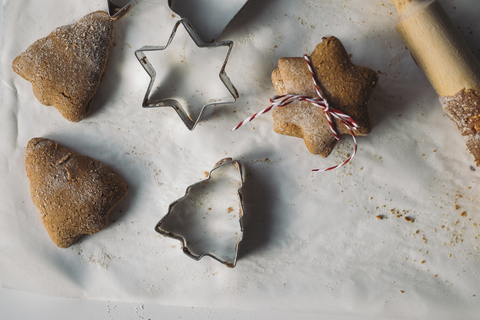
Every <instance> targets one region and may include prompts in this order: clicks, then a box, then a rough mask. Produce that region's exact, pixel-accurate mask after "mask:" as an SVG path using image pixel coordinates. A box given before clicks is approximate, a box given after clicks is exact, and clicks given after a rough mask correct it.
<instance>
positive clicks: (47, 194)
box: [25, 138, 128, 248]
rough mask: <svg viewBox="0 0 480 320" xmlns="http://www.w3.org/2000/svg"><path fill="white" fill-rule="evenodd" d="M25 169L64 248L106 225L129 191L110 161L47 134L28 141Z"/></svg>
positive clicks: (55, 238) (48, 224) (45, 222)
mask: <svg viewBox="0 0 480 320" xmlns="http://www.w3.org/2000/svg"><path fill="white" fill-rule="evenodd" d="M25 168H26V171H27V176H28V179H29V180H30V194H31V197H32V201H33V203H34V204H35V206H36V207H37V209H38V210H39V212H40V217H41V219H42V222H43V225H44V226H45V229H47V231H48V234H49V235H50V238H51V239H52V240H53V242H54V243H55V244H56V245H57V246H59V247H61V248H67V247H69V246H71V245H72V244H73V243H75V241H77V239H78V238H79V237H80V236H81V235H83V234H93V233H96V232H99V231H100V230H102V229H104V228H105V227H106V226H107V225H108V217H109V214H110V211H111V210H112V209H113V208H114V207H115V206H116V205H117V204H118V203H120V201H121V200H122V199H123V198H124V197H125V196H126V194H127V191H128V187H127V184H126V183H125V181H124V180H123V179H122V178H121V177H120V176H119V175H118V174H117V173H116V172H115V171H114V170H113V169H111V168H110V167H108V166H107V165H105V164H103V163H101V162H100V161H97V160H94V159H92V158H90V157H88V156H84V155H80V154H78V153H76V152H74V151H71V150H69V149H67V148H64V147H62V146H60V145H59V144H58V143H57V142H55V141H53V140H49V139H45V138H34V139H32V140H30V141H29V142H28V144H27V148H26V153H25Z"/></svg>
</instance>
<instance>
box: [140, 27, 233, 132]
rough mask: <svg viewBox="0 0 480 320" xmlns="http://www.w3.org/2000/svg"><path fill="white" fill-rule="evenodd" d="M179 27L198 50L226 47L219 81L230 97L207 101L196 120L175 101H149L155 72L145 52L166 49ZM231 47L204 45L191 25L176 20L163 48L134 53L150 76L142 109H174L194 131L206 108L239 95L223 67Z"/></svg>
mask: <svg viewBox="0 0 480 320" xmlns="http://www.w3.org/2000/svg"><path fill="white" fill-rule="evenodd" d="M180 25H182V26H183V27H184V28H185V30H186V31H187V33H188V34H189V36H190V37H191V38H192V40H193V41H194V42H195V44H196V46H197V47H198V48H209V49H212V48H218V47H228V51H227V54H226V56H225V59H224V61H223V65H222V67H221V69H220V72H219V77H220V80H221V81H222V82H223V84H224V85H225V87H226V88H227V90H228V91H229V93H230V95H231V97H227V98H220V99H211V100H209V101H208V102H207V103H206V104H205V105H203V107H202V108H201V110H200V113H199V114H198V116H197V117H196V119H192V118H191V116H189V115H188V114H187V112H186V111H185V109H184V107H183V106H182V104H181V103H180V102H179V101H178V100H176V99H171V98H161V99H155V100H151V99H150V96H151V95H150V94H151V91H152V87H153V85H154V83H155V79H156V76H157V72H156V71H155V69H154V67H153V65H152V64H151V63H150V61H149V60H148V59H147V56H146V55H145V52H149V51H161V50H165V49H167V48H168V46H169V45H170V43H171V42H172V40H173V38H174V37H175V34H176V33H177V29H178V27H179V26H180ZM232 47H233V41H229V40H228V41H220V42H215V43H205V42H203V41H202V40H201V39H200V37H199V36H198V35H197V33H196V32H195V30H194V29H193V27H192V25H191V24H190V22H189V21H188V20H187V19H180V20H178V21H177V22H176V23H175V26H174V27H173V31H172V34H171V35H170V38H169V40H168V42H167V44H166V45H165V46H143V47H142V48H140V49H138V50H136V51H135V56H136V57H137V59H138V61H139V62H140V64H141V65H142V66H143V68H144V69H145V71H146V72H147V73H148V75H149V76H150V84H149V85H148V89H147V92H146V93H145V97H144V99H143V103H142V107H144V108H158V107H172V108H173V109H175V111H176V112H177V114H178V115H179V117H180V119H182V121H183V123H184V124H185V125H186V126H187V128H188V129H189V130H193V129H195V127H196V125H197V124H198V122H199V121H200V119H201V118H202V115H203V114H204V112H205V109H206V108H207V107H210V106H217V105H225V104H232V103H235V101H236V100H237V98H238V97H239V94H238V92H237V89H236V88H235V87H234V85H233V84H232V82H231V81H230V78H229V77H228V76H227V74H226V72H225V67H226V65H227V62H228V59H229V57H230V53H231V51H232Z"/></svg>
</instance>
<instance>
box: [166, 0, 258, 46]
mask: <svg viewBox="0 0 480 320" xmlns="http://www.w3.org/2000/svg"><path fill="white" fill-rule="evenodd" d="M175 1H178V0H168V7H169V8H170V11H172V12H173V13H175V14H176V15H177V16H179V17H180V18H183V17H182V16H181V15H180V14H179V13H177V12H176V11H175V10H173V8H172V6H173V3H174V2H175ZM249 2H250V0H245V2H244V4H243V6H242V7H241V8H240V9H239V10H238V11H237V12H236V13H235V14H234V15H233V16H232V18H231V19H230V20H229V21H228V22H227V24H226V25H225V27H223V29H222V31H220V33H219V34H218V35H217V36H216V37H214V38H213V41H210V42H208V43H214V42H216V41H217V40H218V39H219V38H220V37H221V36H222V34H223V33H224V32H225V30H227V28H228V26H229V25H230V23H232V21H233V20H234V19H235V18H236V17H237V16H238V15H239V14H240V12H242V11H243V9H245V7H246V6H247V4H248V3H249Z"/></svg>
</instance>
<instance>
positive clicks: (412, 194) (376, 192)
mask: <svg viewBox="0 0 480 320" xmlns="http://www.w3.org/2000/svg"><path fill="white" fill-rule="evenodd" d="M442 4H443V5H444V7H445V9H446V10H447V12H448V13H449V15H450V16H451V17H452V19H453V20H454V23H455V25H456V26H458V27H459V29H460V31H461V32H462V34H463V36H464V37H465V39H466V40H467V42H468V43H469V45H470V46H471V48H472V50H473V51H474V52H475V54H476V55H477V56H479V52H480V42H479V41H478V34H479V33H480V25H479V24H478V13H479V10H480V6H479V4H478V2H477V1H475V0H470V1H467V0H465V1H461V2H458V1H455V2H454V1H446V0H445V1H442ZM106 9H107V1H101V0H78V1H61V0H50V1H33V0H4V1H3V12H4V24H3V33H2V36H3V42H2V57H1V67H2V69H1V76H2V84H3V87H2V96H1V101H2V107H1V109H0V112H1V116H0V130H1V135H0V176H1V180H0V181H1V183H0V203H1V206H0V277H1V278H2V281H3V285H4V286H5V287H7V288H14V289H18V290H24V291H29V292H34V293H39V294H43V295H52V296H60V297H72V298H88V299H99V300H110V301H129V302H142V303H158V304H164V305H177V306H201V307H222V308H234V309H251V310H260V309H277V310H285V311H290V312H303V311H305V312H306V311H308V312H317V313H318V314H319V315H320V314H322V315H339V316H342V315H344V316H347V315H348V316H355V315H356V316H364V317H369V318H372V319H373V318H375V317H396V318H408V319H413V318H418V319H452V318H456V319H460V318H463V319H466V318H476V317H478V314H480V303H479V299H480V277H479V276H478V273H477V272H478V271H480V265H479V264H480V250H479V245H480V239H479V233H480V213H479V212H478V209H477V208H478V204H479V203H478V201H479V199H478V194H479V192H480V184H479V180H478V177H479V171H478V170H477V169H476V168H475V167H474V161H473V157H472V156H471V155H470V154H468V152H467V151H466V150H465V145H464V143H463V140H462V138H461V137H460V134H459V132H457V129H456V128H455V126H454V124H453V123H451V121H450V120H449V119H448V118H447V117H446V116H445V115H444V113H443V110H442V107H441V105H440V103H439V102H438V98H437V95H436V94H435V92H434V90H433V89H432V87H431V86H430V85H429V83H428V81H427V80H426V78H425V77H424V75H423V74H422V72H421V71H420V70H419V69H418V68H417V66H416V65H415V63H414V62H413V60H412V58H411V57H410V55H409V53H408V51H407V50H406V48H405V45H404V44H403V43H402V41H401V39H400V37H399V36H398V35H397V33H396V31H395V29H394V26H395V21H396V12H395V8H394V7H393V5H392V4H391V3H390V1H386V0H366V1H350V0H334V1H326V0H318V1H310V0H297V1H291V0H252V2H251V3H250V4H249V5H248V6H247V7H246V8H245V10H244V11H242V12H241V13H240V15H238V16H237V18H236V19H235V20H234V21H233V22H232V23H231V24H230V25H229V27H228V29H227V30H226V32H225V33H224V34H223V35H222V37H221V39H231V40H233V41H234V42H235V44H234V47H233V51H232V54H231V56H230V60H229V61H228V64H227V68H226V72H227V74H228V75H229V77H230V79H231V81H232V83H233V84H234V85H235V86H236V88H237V89H238V91H239V93H240V98H239V99H238V100H237V102H236V103H235V104H234V105H227V106H223V107H216V108H213V109H212V110H211V112H210V117H208V118H206V119H204V120H203V121H202V122H201V123H200V124H199V125H198V126H197V128H196V129H195V130H194V131H192V132H190V131H189V130H188V129H187V128H186V127H185V126H184V124H183V123H182V122H181V121H180V118H179V117H178V116H177V115H176V113H175V111H174V110H172V109H170V108H161V109H143V108H142V107H141V104H142V101H143V96H144V94H145V91H146V89H147V86H148V83H149V77H148V75H147V73H146V72H145V71H144V70H143V68H142V66H141V65H140V63H139V62H138V61H137V60H136V58H135V56H134V50H136V49H139V48H140V47H142V46H144V45H165V44H166V41H167V40H168V38H169V36H170V33H171V30H172V27H173V25H174V24H175V22H176V19H177V18H176V17H175V15H173V14H172V12H171V11H170V9H169V8H168V5H167V0H164V1H160V0H151V1H146V0H143V1H139V3H138V4H137V5H135V6H134V7H133V8H132V9H131V10H130V12H129V13H128V14H127V15H126V16H124V17H123V18H122V19H120V20H119V21H117V22H115V24H116V33H115V46H114V47H112V50H111V56H110V60H109V64H108V67H107V71H106V74H105V78H104V80H103V82H102V84H101V85H100V88H99V90H98V93H97V96H96V97H95V100H94V104H93V108H92V111H91V113H90V115H89V116H88V117H87V118H86V119H85V120H83V121H81V122H80V123H70V122H68V121H67V120H65V119H64V118H62V117H61V116H60V114H59V112H58V111H57V110H56V109H55V108H53V107H46V106H43V105H41V104H40V103H39V102H38V101H37V100H36V99H35V97H34V95H33V92H32V87H31V84H30V83H29V82H27V81H25V80H24V79H22V78H21V77H20V76H18V75H17V74H14V73H13V72H12V69H11V63H12V61H13V59H14V58H15V57H16V56H17V55H19V54H20V53H21V52H22V51H23V50H25V49H26V48H27V47H28V46H29V45H30V44H31V43H33V42H34V41H35V40H37V39H39V38H42V37H45V36H47V35H48V34H49V33H50V32H51V31H52V30H53V29H54V28H55V27H58V26H60V25H64V24H69V23H73V22H74V21H76V20H78V19H79V18H81V17H82V16H83V15H85V14H88V13H90V12H92V11H95V10H106ZM215 21H216V13H215V12H214V11H212V12H211V19H210V22H211V23H215ZM331 35H335V36H336V37H338V38H339V39H340V40H341V41H342V42H343V44H344V45H345V47H346V49H347V51H348V52H349V53H351V54H352V61H353V62H354V63H356V64H358V65H363V66H368V67H371V68H372V69H374V70H376V71H378V73H379V75H380V81H379V84H378V87H377V89H376V91H375V93H374V95H373V97H372V99H371V101H370V108H371V112H372V115H373V121H374V124H375V127H374V129H373V131H372V133H371V134H370V135H369V136H366V137H359V138H358V144H359V150H358V154H357V155H356V157H355V158H354V160H353V161H352V162H351V163H350V164H349V165H347V166H346V167H344V168H341V169H339V170H336V171H332V172H327V173H312V172H311V171H310V170H311V169H314V168H326V167H328V166H331V165H333V164H335V163H341V162H342V161H344V160H345V159H346V157H347V156H348V155H349V154H351V152H352V150H353V142H352V140H351V138H349V137H346V138H345V139H344V140H345V141H344V142H343V143H341V144H339V145H338V146H337V147H336V149H335V151H334V152H333V153H332V155H331V156H330V157H328V158H326V159H323V158H321V157H319V156H314V155H312V154H310V153H309V152H308V151H307V149H306V147H305V145H304V143H303V141H302V140H301V139H298V138H293V137H287V136H282V135H279V134H276V133H274V132H273V130H272V123H273V120H272V118H271V116H270V115H268V114H267V115H264V116H262V117H260V118H258V119H257V120H255V121H254V122H252V123H251V124H249V125H247V126H246V127H244V128H242V129H240V130H238V131H235V132H231V131H230V129H231V128H232V127H234V126H235V125H236V124H237V123H238V122H240V121H241V120H243V119H245V118H246V117H248V116H250V115H252V114H253V113H255V112H257V111H260V110H261V109H263V108H265V107H267V106H268V103H269V99H270V97H272V96H273V95H274V89H273V86H272V84H271V82H270V75H271V72H272V71H273V70H274V69H275V68H276V64H277V60H278V59H279V58H281V57H285V56H297V57H300V56H302V55H303V54H304V53H310V52H311V51H312V50H313V49H314V47H315V45H316V44H317V43H319V42H321V41H322V37H326V36H331ZM180 41H184V40H180ZM185 41H187V40H185ZM212 52H213V51H212ZM178 54H182V53H181V52H180V53H178ZM214 56H215V57H216V55H214ZM187 58H188V64H189V66H191V69H192V70H194V69H195V66H196V65H201V64H204V63H205V61H209V59H208V54H207V57H205V54H204V52H203V51H201V50H199V51H198V55H197V54H195V53H192V54H189V55H188V57H187ZM222 62H223V61H220V62H218V61H214V62H211V63H216V64H218V63H220V64H221V63H222ZM208 63H210V62H208ZM177 67H178V65H177V64H165V65H163V66H162V67H161V68H162V70H169V69H171V70H172V71H175V70H176V69H177ZM182 70H185V68H183V69H182ZM187 70H189V68H187ZM192 72H193V71H192ZM183 73H185V74H183ZM175 79H176V81H178V82H179V83H185V81H193V80H195V81H197V83H198V82H200V83H204V82H203V81H202V79H192V77H190V73H189V71H182V73H181V74H180V76H178V77H177V78H175ZM208 81H209V83H211V84H210V85H211V86H209V88H218V87H221V84H220V85H219V81H220V80H218V79H213V80H208ZM187 87H188V86H187ZM195 90H196V89H195V87H191V88H189V90H185V92H182V94H181V96H184V97H186V98H189V97H192V96H195V97H199V96H202V97H203V96H205V97H206V98H207V99H211V98H216V97H217V95H218V94H219V93H218V92H217V91H216V90H215V91H214V90H208V92H196V91H195ZM202 90H203V89H202ZM34 137H46V138H50V139H54V140H56V141H58V142H59V143H60V144H62V145H64V146H65V147H68V148H71V149H73V150H74V151H76V152H79V153H82V154H86V155H89V156H91V157H93V158H95V159H97V160H100V161H102V162H104V163H106V164H108V165H110V166H111V167H113V168H114V169H115V170H116V171H117V172H118V173H119V174H120V175H121V176H122V177H124V178H125V180H126V181H127V182H128V185H129V187H130V190H129V194H128V196H127V198H126V199H125V200H124V201H122V203H121V204H120V205H119V206H118V207H117V208H115V209H114V211H113V212H112V214H111V217H110V218H111V223H110V225H109V226H108V227H107V228H106V229H105V230H103V231H101V232H100V233H97V234H95V235H88V236H84V237H82V238H81V240H80V241H79V242H78V243H77V244H75V245H73V246H72V247H70V248H68V249H60V248H57V247H56V246H55V245H54V244H53V243H52V241H51V240H50V239H49V237H48V235H47V233H46V231H45V229H44V228H43V226H42V224H41V221H40V218H39V215H38V212H37V210H36V208H35V206H34V205H33V204H32V202H31V199H30V195H29V182H28V179H27V177H26V173H25V169H24V152H25V146H26V144H27V142H28V141H29V140H30V139H31V138H34ZM227 156H229V157H232V158H235V159H237V160H240V161H242V163H243V164H244V167H245V170H246V181H245V186H244V189H243V196H244V201H245V203H244V204H245V217H244V236H243V241H242V242H241V243H240V252H239V259H238V263H237V266H236V267H235V268H234V269H229V268H226V267H225V266H224V265H222V264H220V263H218V262H217V261H215V260H213V259H211V258H209V257H206V258H204V259H202V260H201V261H199V262H197V261H194V260H193V259H190V258H188V257H187V256H186V255H185V254H183V252H182V250H181V247H180V242H179V241H176V240H174V239H170V238H165V237H162V236H160V235H159V234H157V233H156V232H155V231H154V227H155V225H156V224H157V223H158V221H159V220H160V219H161V218H162V217H163V216H164V215H165V214H166V213H167V209H168V206H169V204H170V203H171V202H173V201H175V200H176V199H178V198H180V197H181V196H183V195H184V193H185V189H186V188H187V186H189V185H191V184H193V183H196V182H198V181H200V180H202V179H204V178H205V171H210V170H211V168H212V166H213V165H214V164H215V163H216V162H217V161H218V160H220V159H222V158H225V157H227ZM462 213H463V215H464V216H462ZM377 216H379V217H383V219H378V218H377ZM397 216H398V217H397ZM404 217H410V218H412V219H414V220H413V222H408V221H406V220H405V219H404Z"/></svg>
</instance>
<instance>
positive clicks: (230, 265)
mask: <svg viewBox="0 0 480 320" xmlns="http://www.w3.org/2000/svg"><path fill="white" fill-rule="evenodd" d="M229 164H233V165H234V166H235V168H237V171H238V173H239V176H240V187H239V188H238V190H237V195H238V199H239V203H240V214H239V223H240V232H241V237H240V239H239V240H238V242H237V243H236V244H235V255H234V258H233V262H232V263H230V262H228V261H226V260H223V259H221V258H219V257H217V256H216V255H215V254H213V253H211V252H207V253H204V254H201V255H196V254H193V253H192V252H191V251H190V250H189V249H188V247H187V240H186V239H185V237H183V236H182V235H177V234H174V233H173V232H169V231H167V230H163V229H161V225H162V223H163V222H164V220H165V219H166V218H167V217H168V216H169V215H170V213H171V212H172V208H173V207H174V206H175V205H176V204H177V203H178V202H180V201H182V200H183V199H185V198H187V197H188V194H189V192H190V190H191V189H192V188H193V187H194V186H196V185H198V184H201V183H203V182H206V181H209V180H210V178H211V176H212V173H213V171H215V170H217V169H218V168H221V167H223V166H226V165H229ZM243 185H244V174H243V168H242V164H241V163H240V161H238V160H233V159H232V158H225V159H222V160H220V161H218V162H217V163H216V164H215V166H214V168H213V169H212V170H210V172H209V174H208V177H207V178H206V179H204V180H201V181H199V182H197V183H194V184H191V185H189V186H188V187H187V189H186V191H185V195H184V196H183V197H181V198H179V199H177V200H175V201H174V202H172V203H171V204H170V205H169V206H168V212H167V214H166V215H165V216H163V218H162V219H161V220H160V221H159V222H158V223H157V225H156V226H155V231H157V232H158V233H160V234H161V235H163V236H166V237H169V238H172V239H176V240H179V241H180V242H181V243H182V250H183V252H184V253H185V254H186V255H187V256H189V257H190V258H192V259H194V260H196V261H200V259H202V258H203V257H205V256H209V257H211V258H213V259H215V260H217V261H218V262H220V263H223V264H224V265H225V266H227V267H228V268H235V266H236V265H237V257H238V246H239V244H240V242H241V241H242V240H243V221H242V220H243V215H244V212H245V210H244V205H243V196H242V192H241V189H242V188H243Z"/></svg>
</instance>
